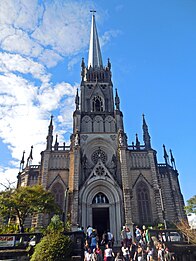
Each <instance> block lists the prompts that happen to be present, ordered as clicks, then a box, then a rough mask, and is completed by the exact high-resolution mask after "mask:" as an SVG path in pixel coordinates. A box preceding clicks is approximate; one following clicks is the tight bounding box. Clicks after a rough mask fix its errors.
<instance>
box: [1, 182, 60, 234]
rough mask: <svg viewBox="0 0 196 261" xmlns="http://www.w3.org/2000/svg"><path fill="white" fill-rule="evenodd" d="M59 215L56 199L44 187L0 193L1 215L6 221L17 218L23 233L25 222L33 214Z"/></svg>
mask: <svg viewBox="0 0 196 261" xmlns="http://www.w3.org/2000/svg"><path fill="white" fill-rule="evenodd" d="M51 212H53V213H58V212H59V208H58V207H57V205H56V203H55V201H54V197H53V195H52V193H51V192H49V191H46V190H45V189H44V188H43V187H42V186H39V185H36V186H32V187H28V186H27V187H20V188H17V189H8V190H6V191H2V192H1V193H0V215H1V217H2V218H4V219H7V220H8V219H9V218H10V217H12V216H17V218H18V221H19V226H20V229H21V232H22V231H24V221H25V219H26V217H27V216H28V215H32V214H33V213H51Z"/></svg>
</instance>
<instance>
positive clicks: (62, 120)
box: [0, 0, 115, 182]
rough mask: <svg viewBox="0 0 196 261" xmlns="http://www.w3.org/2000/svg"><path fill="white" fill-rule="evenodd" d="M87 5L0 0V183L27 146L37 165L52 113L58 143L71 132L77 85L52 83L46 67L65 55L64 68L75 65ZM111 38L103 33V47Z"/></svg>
mask: <svg viewBox="0 0 196 261" xmlns="http://www.w3.org/2000/svg"><path fill="white" fill-rule="evenodd" d="M90 7H91V8H92V5H90V3H88V1H86V2H83V1H64V0H58V1H57V0H54V1H39V0H6V2H5V1H0V14H1V15H0V28H1V30H0V48H1V49H0V50H1V53H0V122H1V124H0V139H1V140H2V141H3V142H4V144H6V145H7V148H8V149H9V151H10V153H11V156H12V160H10V162H7V165H8V166H7V167H5V166H4V167H0V182H1V180H2V178H3V179H4V177H7V176H8V174H9V177H11V178H12V177H13V176H14V175H15V177H16V175H17V171H16V168H15V167H16V166H17V165H18V164H19V163H18V162H19V161H20V159H21V156H22V152H23V150H25V151H26V154H25V155H26V157H28V153H29V152H30V147H31V145H34V149H33V155H34V159H33V164H36V163H38V162H39V161H40V152H41V151H42V150H44V149H45V145H46V144H45V141H46V135H47V131H48V124H49V120H50V115H51V114H53V112H54V114H55V118H54V125H55V126H54V127H55V128H54V130H55V132H57V133H58V134H59V139H60V140H63V133H64V132H71V129H72V113H73V110H74V107H75V103H74V97H75V93H76V87H78V86H72V85H71V84H69V83H66V82H59V83H58V84H55V83H53V82H52V79H53V77H52V71H51V68H52V67H54V66H57V65H58V63H59V61H62V59H64V58H65V57H66V58H68V60H69V62H68V69H69V70H71V69H72V67H73V65H74V64H76V63H78V61H81V57H80V58H79V55H78V53H79V52H81V51H84V50H85V48H86V47H87V46H88V44H89V33H90V26H89V25H90V20H91V17H90V15H89V10H90ZM113 36H115V32H108V33H107V34H105V35H104V36H103V40H102V42H103V44H104V43H106V41H109V40H110V39H111V37H113ZM65 69H66V68H65ZM49 71H50V73H49ZM65 80H66V78H65ZM5 164H6V163H4V165H5ZM14 173H15V174H14ZM4 180H5V179H4Z"/></svg>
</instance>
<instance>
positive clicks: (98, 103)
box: [92, 96, 103, 112]
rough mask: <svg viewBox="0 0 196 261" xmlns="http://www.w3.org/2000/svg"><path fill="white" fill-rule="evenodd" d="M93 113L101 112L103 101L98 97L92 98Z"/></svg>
mask: <svg viewBox="0 0 196 261" xmlns="http://www.w3.org/2000/svg"><path fill="white" fill-rule="evenodd" d="M92 105H93V111H94V112H96V111H103V99H102V98H101V97H100V96H95V97H94V98H93V102H92Z"/></svg>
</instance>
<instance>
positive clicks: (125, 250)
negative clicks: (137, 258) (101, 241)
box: [121, 244, 130, 261]
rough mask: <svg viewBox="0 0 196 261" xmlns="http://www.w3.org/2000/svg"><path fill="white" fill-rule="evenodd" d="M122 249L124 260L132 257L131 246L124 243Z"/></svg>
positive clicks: (126, 260) (127, 260)
mask: <svg viewBox="0 0 196 261" xmlns="http://www.w3.org/2000/svg"><path fill="white" fill-rule="evenodd" d="M121 251H122V254H123V260H124V261H129V259H130V252H129V248H128V247H127V246H126V244H124V245H123V246H122V247H121Z"/></svg>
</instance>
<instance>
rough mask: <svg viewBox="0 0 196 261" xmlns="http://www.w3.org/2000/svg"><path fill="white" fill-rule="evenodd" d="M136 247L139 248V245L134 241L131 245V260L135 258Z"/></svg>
mask: <svg viewBox="0 0 196 261" xmlns="http://www.w3.org/2000/svg"><path fill="white" fill-rule="evenodd" d="M136 249H137V246H136V244H135V242H133V241H132V243H131V245H130V247H129V253H130V261H133V260H134V255H135V252H136Z"/></svg>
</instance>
